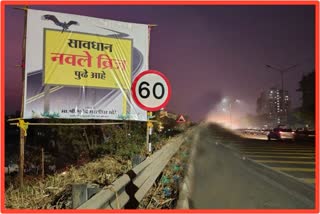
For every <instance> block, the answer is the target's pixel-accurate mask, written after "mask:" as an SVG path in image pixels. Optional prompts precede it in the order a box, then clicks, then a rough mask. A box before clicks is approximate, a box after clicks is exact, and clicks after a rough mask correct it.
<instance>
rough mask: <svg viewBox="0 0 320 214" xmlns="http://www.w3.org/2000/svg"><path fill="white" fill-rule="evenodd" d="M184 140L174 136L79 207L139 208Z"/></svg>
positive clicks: (181, 137)
mask: <svg viewBox="0 0 320 214" xmlns="http://www.w3.org/2000/svg"><path fill="white" fill-rule="evenodd" d="M183 141H184V137H183V136H182V135H180V136H178V137H175V138H172V139H171V140H169V142H168V143H167V144H166V145H165V146H163V148H162V149H160V150H158V151H156V152H155V153H154V154H153V155H151V156H150V157H148V158H147V159H146V160H144V161H143V162H142V163H141V164H139V165H137V166H136V167H134V168H133V169H132V170H130V171H128V172H127V173H126V174H124V175H122V176H121V177H120V178H118V179H117V180H116V181H114V182H113V183H112V184H111V185H109V186H106V187H104V188H103V189H102V190H101V191H99V192H98V193H97V194H95V195H93V196H92V197H91V198H90V199H89V200H87V201H86V202H84V203H83V204H81V205H80V206H79V207H77V209H123V208H127V209H130V208H131V209H134V208H137V207H138V205H139V202H140V201H141V200H142V198H143V197H144V196H145V195H146V193H147V192H148V190H149V189H150V188H151V187H152V185H153V183H154V182H155V181H156V179H157V178H158V176H159V175H160V173H161V172H162V171H163V169H164V168H165V166H166V165H167V163H168V162H169V160H170V159H171V157H172V156H173V155H174V154H175V153H176V152H177V151H178V149H179V147H180V145H181V144H182V142H183Z"/></svg>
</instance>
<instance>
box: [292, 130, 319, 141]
mask: <svg viewBox="0 0 320 214" xmlns="http://www.w3.org/2000/svg"><path fill="white" fill-rule="evenodd" d="M294 139H295V140H299V141H313V142H314V141H315V130H307V129H297V130H296V131H295V133H294Z"/></svg>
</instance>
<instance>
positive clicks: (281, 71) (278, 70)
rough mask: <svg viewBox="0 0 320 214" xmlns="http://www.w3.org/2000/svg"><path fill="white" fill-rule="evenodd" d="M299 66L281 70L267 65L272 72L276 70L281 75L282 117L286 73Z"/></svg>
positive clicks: (282, 112) (282, 113)
mask: <svg viewBox="0 0 320 214" xmlns="http://www.w3.org/2000/svg"><path fill="white" fill-rule="evenodd" d="M297 66H298V64H295V65H292V66H290V67H288V68H285V69H281V68H277V67H274V66H271V65H266V67H267V68H269V69H271V70H274V71H277V72H279V73H280V78H281V100H280V103H281V104H280V106H281V113H280V115H281V116H283V115H284V73H286V72H288V71H290V70H291V69H293V68H295V67H297ZM286 114H287V119H288V112H286ZM281 116H280V117H281ZM281 122H282V121H281Z"/></svg>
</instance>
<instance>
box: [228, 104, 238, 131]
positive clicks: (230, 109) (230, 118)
mask: <svg viewBox="0 0 320 214" xmlns="http://www.w3.org/2000/svg"><path fill="white" fill-rule="evenodd" d="M234 103H240V100H238V99H235V100H231V101H230V103H229V120H230V129H232V117H231V112H232V104H234Z"/></svg>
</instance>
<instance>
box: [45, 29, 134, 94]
mask: <svg viewBox="0 0 320 214" xmlns="http://www.w3.org/2000/svg"><path fill="white" fill-rule="evenodd" d="M131 65H132V40H131V39H122V38H112V37H106V36H101V35H95V34H87V33H78V32H66V31H65V32H61V31H59V30H53V29H44V84H47V85H65V86H86V87H94V88H117V89H120V88H121V89H125V90H129V89H130V87H131V70H132V66H131Z"/></svg>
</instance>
